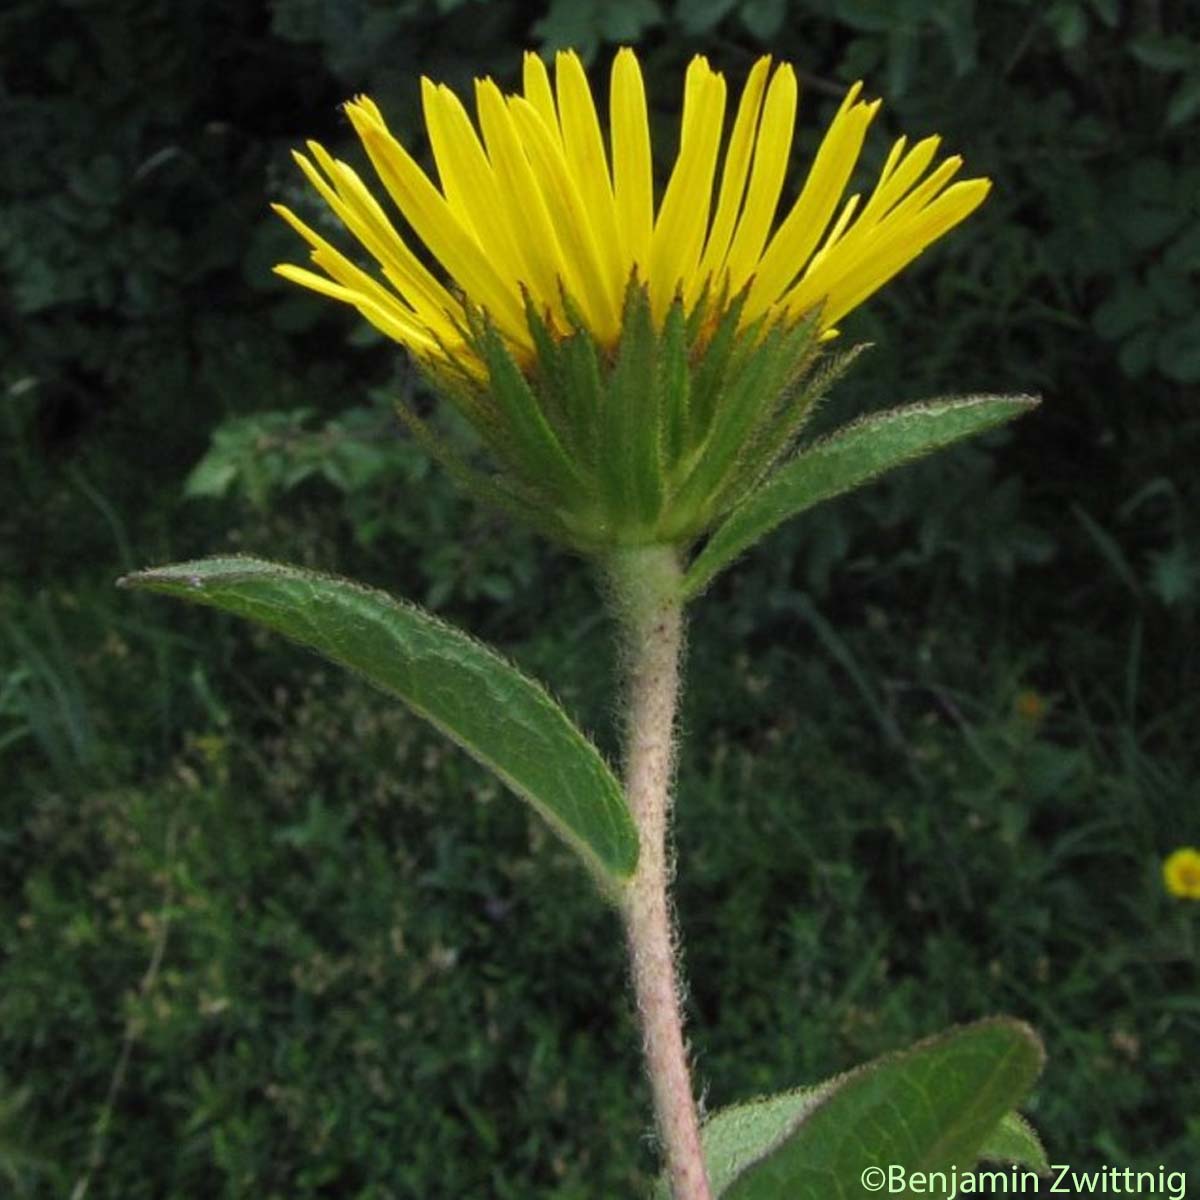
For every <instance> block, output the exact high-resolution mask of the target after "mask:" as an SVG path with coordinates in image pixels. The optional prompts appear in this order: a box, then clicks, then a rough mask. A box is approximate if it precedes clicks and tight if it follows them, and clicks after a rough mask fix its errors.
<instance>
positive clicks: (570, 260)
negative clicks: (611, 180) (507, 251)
mask: <svg viewBox="0 0 1200 1200" xmlns="http://www.w3.org/2000/svg"><path fill="white" fill-rule="evenodd" d="M509 112H510V113H511V114H512V117H513V122H514V125H515V126H516V129H517V132H518V134H519V135H520V138H521V143H522V145H523V146H524V148H525V152H526V154H527V155H528V156H529V165H530V167H531V168H532V170H533V173H534V176H535V177H536V179H537V181H538V187H539V188H540V190H541V193H542V195H543V196H544V197H545V200H546V208H547V210H548V212H549V214H550V219H551V220H552V221H553V222H554V228H555V230H556V231H557V233H558V240H559V245H560V246H561V248H562V253H563V262H564V266H565V269H566V275H567V284H568V286H569V287H570V289H571V293H572V297H573V299H574V300H575V301H576V303H577V304H578V305H579V307H580V308H581V309H582V311H583V313H584V315H585V317H586V319H587V322H588V325H589V327H590V328H591V330H592V332H593V333H594V334H595V335H596V336H597V337H598V338H599V339H600V340H601V341H602V342H605V343H607V344H610V345H611V344H612V343H613V342H615V341H616V339H617V336H618V334H619V333H620V328H621V326H620V301H619V299H618V298H617V297H615V296H614V295H613V293H612V292H611V291H610V290H609V279H608V277H607V275H606V272H605V270H604V266H603V263H602V260H601V258H600V254H599V251H598V249H597V246H596V237H595V232H594V230H593V229H592V224H591V221H590V220H589V218H588V212H587V208H586V207H585V206H584V203H583V199H582V197H580V195H579V193H578V191H577V190H576V188H575V183H574V180H573V179H572V178H571V174H570V171H569V170H568V169H567V164H566V161H565V159H564V158H563V153H562V144H561V142H560V141H558V140H556V139H555V138H554V136H553V134H552V133H551V132H550V130H548V129H547V128H546V123H545V122H544V121H543V120H542V118H541V117H540V116H539V115H538V112H537V110H536V109H535V108H534V107H533V105H532V104H530V103H529V101H527V100H525V99H524V98H523V97H521V96H514V97H512V98H511V99H510V100H509Z"/></svg>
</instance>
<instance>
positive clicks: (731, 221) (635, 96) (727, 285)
mask: <svg viewBox="0 0 1200 1200" xmlns="http://www.w3.org/2000/svg"><path fill="white" fill-rule="evenodd" d="M421 86H422V99H423V101H424V111H425V121H426V125H427V127H428V131H429V139H430V142H431V145H432V149H433V157H434V159H435V162H436V165H437V174H438V179H439V181H440V187H439V186H437V185H436V184H435V183H434V182H433V181H432V180H431V179H430V178H429V176H427V175H426V174H425V172H424V171H423V170H422V169H421V168H420V166H418V165H417V163H416V161H415V160H414V158H413V157H412V156H411V155H410V154H409V153H408V151H406V150H405V149H404V147H403V146H401V145H400V143H399V142H398V141H396V139H395V138H394V137H393V136H392V135H391V133H390V132H389V131H388V127H387V124H386V122H385V120H384V117H383V114H382V113H381V112H380V111H379V109H378V108H377V107H376V105H375V104H374V103H373V101H371V100H370V99H368V98H366V97H359V98H358V99H356V100H354V101H352V102H351V103H349V104H347V105H346V113H347V115H348V116H349V118H350V120H351V122H352V123H353V125H354V128H355V131H356V132H357V133H358V135H359V137H360V138H361V140H362V143H363V146H364V147H365V149H366V152H367V155H368V157H369V158H370V160H371V164H372V166H373V167H374V169H375V171H376V173H377V174H378V176H379V179H380V180H381V182H382V183H383V186H384V188H385V189H386V191H387V192H388V194H389V195H390V197H391V199H392V201H393V202H394V203H395V205H396V207H397V208H398V209H399V211H400V213H401V214H402V215H403V216H404V219H405V221H406V222H407V224H408V226H409V228H410V229H411V231H412V232H413V233H415V235H416V237H417V238H418V239H420V241H421V242H423V243H424V245H425V247H426V248H427V250H428V251H429V252H430V253H431V254H432V255H433V257H434V258H436V259H437V261H438V262H439V263H440V264H441V266H442V267H443V268H444V270H445V272H446V273H447V275H448V276H449V279H450V282H451V286H452V287H453V288H454V289H456V290H455V291H451V290H450V289H449V288H448V287H447V286H446V285H445V284H444V283H443V282H441V281H440V280H439V279H438V278H436V277H435V276H434V274H433V273H432V272H430V271H429V270H428V269H427V267H426V266H425V265H424V264H423V263H422V261H421V260H420V259H419V258H418V257H417V255H416V254H415V253H414V252H413V251H412V250H411V249H410V247H409V245H408V242H407V241H406V240H405V239H406V236H407V235H406V234H403V233H401V231H400V230H398V229H397V228H396V226H395V225H393V224H392V221H391V219H390V218H389V216H388V215H387V213H386V212H385V211H384V209H383V208H382V207H381V205H380V204H379V202H378V201H377V200H376V198H375V197H374V195H373V194H372V193H371V191H370V190H369V189H368V187H367V185H366V184H365V183H363V181H362V179H361V178H360V177H359V175H358V174H357V173H356V172H355V171H354V169H353V168H352V167H350V166H349V165H347V164H346V163H344V162H341V161H339V160H336V159H334V158H333V157H332V156H331V155H330V154H329V153H328V152H327V151H326V150H325V149H324V148H323V147H322V146H320V145H319V144H317V143H316V142H309V143H308V149H309V152H310V154H311V158H309V157H306V156H305V155H303V154H299V153H297V154H296V160H297V162H298V163H299V165H300V167H301V168H302V169H303V171H304V173H305V174H306V175H307V177H308V179H309V180H310V181H311V183H312V185H313V186H314V187H315V188H316V189H317V191H318V192H320V194H321V196H322V197H323V198H324V200H325V202H326V203H327V204H328V205H329V207H330V208H331V209H332V210H333V211H334V212H335V213H336V214H337V216H338V218H339V219H340V220H341V221H342V222H343V224H344V225H345V226H346V228H347V229H348V230H349V231H350V232H351V233H352V234H353V235H354V236H355V237H356V238H357V239H358V240H359V242H360V243H361V244H362V246H363V248H364V249H365V250H366V251H367V252H368V253H369V254H370V255H371V257H372V258H374V259H375V261H376V263H377V264H378V266H379V269H380V271H381V273H382V277H383V278H382V280H380V279H379V278H377V277H375V276H373V275H370V274H367V273H366V272H364V271H362V270H360V269H359V268H358V267H357V266H355V265H354V264H353V263H351V261H350V260H349V259H348V258H346V257H345V255H343V254H342V253H340V252H339V251H338V250H336V249H334V247H333V246H332V245H331V244H330V243H329V242H327V241H326V240H325V239H324V238H322V237H321V236H320V235H319V234H318V233H316V232H315V231H314V230H313V229H312V228H310V227H309V226H308V225H307V224H305V223H304V222H303V221H302V220H300V218H299V217H297V216H296V215H295V214H294V213H292V212H291V211H290V210H289V209H287V208H285V207H284V206H283V205H276V206H275V208H276V211H278V212H279V213H280V215H281V216H283V217H284V218H285V219H286V220H287V221H288V222H290V223H291V225H292V226H293V227H294V228H295V229H296V230H297V232H299V233H300V234H301V236H302V237H304V239H305V240H306V241H307V242H308V243H309V245H310V246H311V247H312V260H313V262H314V263H315V265H316V266H317V267H319V268H320V270H321V271H322V272H324V273H323V274H318V273H316V272H313V271H310V270H306V269H303V268H300V267H296V266H292V265H290V264H289V265H281V266H279V267H277V268H276V270H277V271H278V272H279V273H280V274H281V275H283V276H284V277H286V278H287V279H290V280H292V281H294V282H296V283H299V284H302V285H304V286H305V287H309V288H312V289H313V290H314V291H317V292H321V293H323V294H325V295H327V296H331V297H333V298H334V299H336V300H341V301H344V302H345V303H347V304H350V305H353V306H354V307H355V308H356V309H358V311H359V312H360V313H361V314H362V315H363V316H364V317H365V318H366V319H367V320H368V321H370V322H371V323H372V324H373V325H374V326H376V328H378V329H380V330H381V331H382V332H383V333H385V334H386V335H387V336H388V337H391V338H394V339H395V340H396V341H398V342H400V343H401V344H402V345H404V346H406V347H407V348H408V349H409V350H410V351H411V352H412V353H413V354H414V355H416V356H417V357H418V358H420V359H429V358H437V357H442V356H445V357H451V358H454V357H456V356H457V357H460V358H461V357H462V356H464V355H465V356H466V357H468V358H470V357H471V356H472V354H473V351H472V350H471V348H470V346H469V344H468V339H467V338H466V337H465V336H464V330H465V329H466V327H467V325H468V322H467V319H466V313H465V311H464V301H465V302H466V303H468V304H470V305H473V306H476V307H477V308H479V309H481V310H483V311H484V312H486V313H487V314H488V317H489V319H490V320H491V321H492V322H494V323H495V326H496V327H497V329H498V330H499V331H500V332H501V334H502V335H503V337H504V338H505V339H506V341H507V342H508V343H509V344H510V346H511V348H512V350H513V352H514V354H515V356H516V358H517V359H518V361H519V362H523V363H528V362H530V361H532V359H533V358H534V356H535V353H536V347H535V344H534V336H533V334H532V333H531V330H530V328H529V321H528V319H527V309H526V297H528V298H529V300H530V301H531V302H532V304H533V306H534V307H535V309H536V310H537V312H538V313H539V315H541V317H542V318H543V319H544V320H545V321H546V323H547V325H548V326H549V328H550V329H551V330H552V331H553V332H556V333H559V334H561V335H565V334H567V333H568V332H570V331H571V330H572V329H574V328H575V327H576V325H577V321H578V320H582V322H583V324H584V326H585V327H586V329H587V330H588V331H589V332H590V333H591V335H592V336H593V337H594V338H595V339H596V341H597V342H598V343H599V344H600V345H601V346H602V347H605V348H607V349H612V348H613V347H614V346H615V345H616V343H617V341H618V339H619V337H620V335H621V332H622V319H623V313H624V305H625V295H626V288H627V286H628V284H629V281H630V278H631V276H632V275H633V274H634V272H636V277H637V279H638V280H640V281H641V282H642V283H644V284H645V285H646V286H647V287H648V289H649V293H650V303H651V314H652V317H653V321H654V323H655V326H656V328H658V329H661V328H662V326H663V324H664V322H665V320H666V316H667V312H668V309H669V308H670V306H671V304H672V302H673V301H674V300H675V298H676V296H680V297H682V300H683V303H684V306H685V308H686V309H687V310H688V311H691V310H693V309H694V308H695V306H696V304H697V303H698V302H699V301H700V300H701V299H702V298H703V297H705V296H707V297H709V298H712V299H715V300H718V301H720V300H723V301H724V302H725V303H726V304H728V303H729V302H731V301H732V300H733V299H734V298H735V297H739V296H740V295H742V294H743V293H744V305H743V307H742V309H741V312H740V315H739V327H746V326H749V325H752V324H753V323H754V322H755V321H757V320H759V318H762V317H766V318H767V323H768V324H770V323H773V322H775V321H778V320H781V319H786V320H790V321H795V320H798V319H799V318H801V317H804V316H807V315H808V314H810V313H813V312H816V311H819V318H818V323H819V330H820V332H822V333H826V334H832V333H833V332H834V331H835V327H836V325H837V322H838V321H840V320H841V318H842V317H843V316H844V315H845V314H846V313H847V312H849V311H850V310H851V309H852V308H855V307H856V306H857V305H859V304H861V303H862V302H863V301H864V300H865V299H867V297H868V296H870V295H871V294H872V293H873V292H874V291H875V290H876V289H877V288H879V287H880V286H882V285H883V284H884V283H886V282H887V281H888V280H889V279H890V278H891V277H892V276H893V275H895V274H896V273H897V272H898V271H900V270H901V269H902V268H903V267H904V266H906V265H907V264H908V263H909V262H911V261H912V260H913V259H914V258H916V257H917V255H918V254H920V253H921V252H922V251H923V250H924V249H925V248H926V247H927V246H929V245H930V244H931V243H932V242H934V241H936V240H937V238H939V237H940V236H941V235H942V234H944V233H945V232H946V231H947V230H949V229H950V228H952V227H953V226H954V225H957V224H958V222H960V221H961V220H963V218H964V217H966V216H967V215H968V214H969V213H971V212H972V211H973V210H974V209H975V208H976V207H978V205H979V204H980V203H981V202H982V201H983V199H984V197H985V196H986V195H987V192H988V189H989V187H990V184H989V183H988V181H987V180H985V179H971V180H966V181H962V182H958V183H951V179H952V178H953V176H954V175H955V174H956V172H957V171H958V169H959V167H960V165H961V160H960V159H959V158H957V157H951V158H946V159H943V160H942V161H941V162H940V163H938V164H937V165H936V166H933V164H934V161H935V159H936V157H937V153H938V147H939V143H940V139H939V138H937V137H927V138H925V139H923V140H922V141H919V142H917V143H916V144H915V145H913V146H912V147H911V148H910V147H908V144H907V141H906V139H905V138H903V137H901V138H900V139H899V140H898V141H897V142H896V143H895V144H894V145H893V147H892V150H891V153H890V154H889V155H888V157H887V160H886V162H885V163H884V166H883V169H882V171H881V172H880V175H879V179H878V182H877V183H876V185H875V187H874V190H873V191H872V192H871V194H870V195H869V196H868V197H867V199H866V201H865V203H864V202H863V197H862V196H861V195H859V194H855V195H852V196H850V197H849V198H848V199H846V200H845V202H844V203H843V199H842V198H843V194H844V192H845V189H846V186H847V183H848V181H849V179H850V175H851V172H852V171H853V169H854V167H855V165H856V164H857V162H858V158H859V154H860V151H861V149H862V145H863V140H864V138H865V137H866V133H867V128H868V126H869V125H870V124H871V121H872V119H873V118H874V116H875V114H876V112H877V111H878V109H879V101H877V100H876V101H874V102H872V103H867V102H865V101H864V100H862V99H860V93H861V89H862V85H861V84H858V83H856V84H855V85H854V86H853V87H851V88H850V89H849V91H848V92H847V94H846V97H845V99H844V100H843V102H842V104H841V107H840V108H839V109H838V112H837V115H836V116H835V117H834V119H833V122H832V124H831V125H830V127H829V130H828V132H827V133H826V135H825V138H824V140H823V142H822V143H821V146H820V148H819V150H818V151H817V155H816V158H815V159H814V160H813V163H812V167H811V169H810V171H809V175H808V178H807V180H806V181H805V183H804V186H803V187H802V188H801V189H800V191H799V194H798V195H797V196H796V198H795V199H794V201H793V202H792V203H791V205H790V207H789V208H787V210H786V213H785V215H784V216H783V218H782V220H780V221H778V222H776V213H777V210H778V209H779V205H780V199H781V196H782V193H783V185H784V176H785V174H786V170H787V165H788V157H789V154H790V151H791V146H792V137H793V127H794V122H795V115H796V106H797V100H798V88H797V84H796V76H795V72H794V71H793V70H792V68H791V66H789V65H787V64H782V65H780V66H778V67H776V69H775V70H774V71H773V72H772V70H771V60H770V58H769V57H764V58H760V59H759V60H758V62H757V63H756V64H755V65H754V67H753V69H752V70H751V72H750V75H749V78H748V79H747V81H746V85H745V87H744V88H743V90H742V95H741V100H740V102H739V104H738V107H737V113H736V116H735V118H734V121H733V126H732V129H731V131H730V134H729V138H728V142H727V144H726V146H725V154H724V160H723V164H722V168H721V171H720V181H719V186H718V182H717V179H718V171H717V166H718V161H719V160H720V158H721V153H720V151H721V142H722V133H723V128H724V121H725V112H726V87H725V79H724V77H723V76H722V75H721V74H720V73H718V72H716V71H713V70H712V69H711V68H710V66H709V64H708V61H707V60H706V59H705V58H703V57H700V56H697V57H696V58H694V59H693V60H692V63H691V65H690V66H689V68H688V71H687V80H686V85H685V91H684V101H683V118H682V129H681V134H680V149H679V154H678V157H677V159H676V161H675V165H674V168H673V169H672V171H671V174H670V177H669V179H668V181H667V184H666V189H665V191H664V192H663V195H662V197H661V200H660V201H659V203H658V205H657V208H656V206H655V203H654V186H653V165H652V152H651V145H650V130H649V124H648V121H647V106H646V95H645V90H644V87H643V83H642V75H641V69H640V67H639V66H638V60H637V58H636V56H635V55H634V53H633V51H631V50H628V49H625V50H621V51H620V52H619V53H618V54H617V55H616V57H615V59H614V61H613V64H612V77H611V85H610V112H609V140H608V148H607V149H606V145H605V140H604V135H603V133H602V131H601V126H600V121H599V118H598V116H597V112H596V107H595V104H594V102H593V99H592V93H591V89H590V87H589V85H588V81H587V77H586V75H585V74H584V70H583V66H582V64H581V62H580V60H579V58H578V56H577V55H575V54H574V53H571V52H563V53H560V54H559V55H558V56H557V59H556V62H555V81H554V85H552V84H551V81H550V76H549V73H548V71H547V69H546V67H545V65H544V64H543V62H542V60H541V59H540V58H539V57H538V56H537V55H535V54H526V56H525V67H524V91H523V94H520V95H509V96H506V95H504V94H503V93H502V92H501V90H500V88H499V87H498V86H497V85H496V84H495V83H494V82H493V81H492V80H490V79H483V80H477V81H476V85H475V102H476V113H477V119H478V125H479V130H480V131H481V133H482V139H481V137H480V134H479V133H478V132H477V131H476V128H475V125H474V124H473V123H472V121H471V118H470V117H469V116H468V114H467V111H466V109H465V108H464V107H463V105H462V103H461V102H460V100H459V99H458V97H457V96H455V95H454V93H453V92H451V91H450V90H449V88H447V87H445V86H442V85H437V84H434V83H432V82H431V81H430V80H428V79H423V80H422V84H421ZM931 166H932V167H933V169H932V170H930V167H931ZM473 366H474V368H475V369H476V370H477V371H479V372H480V373H482V372H483V370H484V364H483V363H481V362H479V361H478V360H477V359H476V361H475V363H474V364H473Z"/></svg>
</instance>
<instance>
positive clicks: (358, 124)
mask: <svg viewBox="0 0 1200 1200" xmlns="http://www.w3.org/2000/svg"><path fill="white" fill-rule="evenodd" d="M346 112H347V114H348V115H349V117H350V120H351V122H352V124H353V125H354V127H355V130H356V131H357V132H358V135H359V137H360V138H361V139H362V143H363V146H364V147H365V148H366V151H367V155H368V157H369V158H370V159H371V162H372V164H373V165H374V167H375V170H376V171H377V172H378V174H379V178H380V179H381V180H382V181H383V185H384V187H386V188H387V190H388V192H389V193H390V195H391V197H392V199H393V200H395V202H396V204H397V206H398V207H399V209H400V211H401V212H402V213H403V214H404V216H405V219H406V220H407V221H408V223H409V224H410V225H411V226H412V227H413V229H414V230H415V231H416V233H417V236H418V237H420V239H421V240H422V241H423V242H424V243H425V245H426V246H428V247H429V249H430V251H431V252H432V253H433V254H434V256H435V257H436V258H438V259H440V260H441V262H442V264H443V266H445V268H446V270H448V271H449V272H450V274H451V275H452V276H453V277H454V278H455V279H456V280H457V281H458V284H459V286H460V287H461V288H462V289H463V291H464V292H465V293H466V294H467V296H469V297H470V298H471V299H472V300H473V301H474V302H475V303H476V304H479V305H480V306H481V307H483V308H484V309H486V310H487V312H488V313H489V314H490V315H491V318H492V320H494V321H495V322H496V324H497V325H498V326H499V327H500V328H501V329H502V330H503V331H504V332H505V334H506V335H507V336H508V337H509V338H510V339H511V340H512V341H513V342H515V343H516V344H517V345H519V346H520V347H521V348H522V349H524V350H531V349H532V341H531V339H530V336H529V331H528V328H527V326H526V324H525V313H524V305H523V302H522V300H521V298H520V293H519V292H518V291H517V290H516V288H515V287H513V286H512V284H511V283H510V281H508V280H506V279H504V278H503V277H502V276H501V275H500V274H499V273H498V272H497V270H496V269H495V267H494V266H493V265H492V263H491V261H490V260H489V258H488V257H487V255H486V254H485V253H484V252H483V250H481V249H480V247H479V246H478V245H477V244H476V242H475V239H474V237H473V235H472V233H471V231H470V230H468V229H464V228H463V226H462V225H461V224H460V223H459V222H458V221H457V220H456V219H455V216H454V214H453V212H451V210H450V206H449V205H448V204H447V203H446V201H445V199H444V198H443V197H442V195H441V193H440V192H439V191H438V190H437V188H435V187H434V186H433V184H432V183H430V182H429V179H428V178H427V177H426V175H425V172H424V171H422V170H421V168H420V167H419V166H418V165H417V163H416V161H415V160H414V159H413V157H412V156H411V155H410V154H409V153H408V151H407V150H405V149H404V147H403V146H401V145H400V143H399V142H397V141H396V139H395V138H394V137H392V136H391V134H390V133H388V131H387V128H386V126H384V125H382V124H381V123H380V122H378V121H376V120H374V119H373V118H372V117H371V116H370V112H369V110H368V109H367V108H366V107H365V106H362V105H356V104H348V105H347V106H346Z"/></svg>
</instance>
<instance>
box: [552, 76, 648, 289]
mask: <svg viewBox="0 0 1200 1200" xmlns="http://www.w3.org/2000/svg"><path fill="white" fill-rule="evenodd" d="M554 65H555V78H556V80H557V82H558V119H559V122H560V123H561V125H562V140H563V151H564V154H565V158H566V163H567V169H568V170H569V171H570V174H571V178H572V180H573V181H574V183H575V188H576V190H577V191H578V193H579V195H580V198H581V199H582V201H583V205H584V208H586V210H587V214H588V218H589V220H590V221H591V224H592V228H593V229H594V230H595V235H596V246H597V249H598V250H599V253H600V259H601V268H602V269H603V270H604V272H605V274H606V275H607V276H608V281H609V282H608V286H609V289H610V291H612V292H614V293H615V294H616V295H617V296H618V297H621V296H623V294H624V290H625V284H626V283H627V282H628V279H629V268H630V266H631V265H632V264H631V263H629V262H627V261H626V260H625V258H624V256H623V255H622V253H621V241H620V238H619V237H618V235H617V218H616V211H615V209H614V207H613V191H612V180H611V179H610V177H609V174H608V158H607V156H606V155H605V153H604V139H603V137H602V136H601V134H600V122H599V121H598V120H597V119H596V105H595V103H594V102H593V100H592V92H591V89H590V88H589V87H588V81H587V76H586V75H585V74H584V73H583V64H582V63H581V62H580V61H579V56H578V55H576V54H574V53H572V52H563V53H560V54H559V55H558V56H557V57H556V59H555V64H554Z"/></svg>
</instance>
